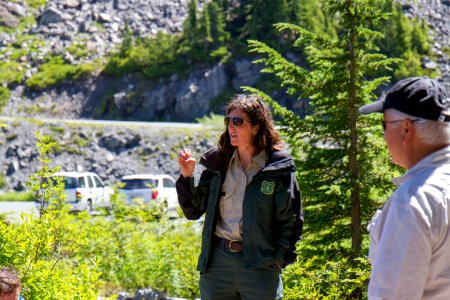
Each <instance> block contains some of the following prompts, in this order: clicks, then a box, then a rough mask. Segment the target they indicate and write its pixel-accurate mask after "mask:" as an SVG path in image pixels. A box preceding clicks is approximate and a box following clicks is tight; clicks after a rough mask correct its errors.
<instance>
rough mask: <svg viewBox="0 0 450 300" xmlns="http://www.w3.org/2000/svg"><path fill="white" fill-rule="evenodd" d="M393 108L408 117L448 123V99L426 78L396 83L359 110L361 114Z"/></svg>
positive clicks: (441, 88) (435, 83) (434, 81)
mask: <svg viewBox="0 0 450 300" xmlns="http://www.w3.org/2000/svg"><path fill="white" fill-rule="evenodd" d="M388 108H394V109H396V110H398V111H401V112H403V113H406V114H408V115H411V116H414V117H418V118H423V119H427V120H433V121H441V122H450V98H449V97H448V94H447V91H446V90H445V88H444V86H443V85H441V84H440V83H439V82H437V81H436V80H433V79H430V78H428V77H425V76H422V77H410V78H406V79H403V80H400V81H398V82H397V83H396V84H395V85H394V86H393V87H392V88H391V89H390V90H389V91H388V92H387V94H386V96H385V97H384V99H380V100H378V101H375V102H373V103H371V104H367V105H364V106H362V107H360V108H359V112H360V113H362V114H370V113H373V112H383V111H384V110H385V109H388Z"/></svg>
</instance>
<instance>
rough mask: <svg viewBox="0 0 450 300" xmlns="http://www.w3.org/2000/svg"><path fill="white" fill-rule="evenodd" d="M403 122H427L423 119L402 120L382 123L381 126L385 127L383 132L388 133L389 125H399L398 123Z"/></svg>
mask: <svg viewBox="0 0 450 300" xmlns="http://www.w3.org/2000/svg"><path fill="white" fill-rule="evenodd" d="M402 121H411V122H413V123H414V122H425V120H422V119H412V120H410V119H402V120H393V121H381V125H383V131H386V127H387V124H389V123H397V122H402Z"/></svg>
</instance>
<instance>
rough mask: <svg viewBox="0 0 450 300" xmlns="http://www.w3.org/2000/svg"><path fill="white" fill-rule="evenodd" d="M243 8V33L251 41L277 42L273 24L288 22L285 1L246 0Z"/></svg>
mask: <svg viewBox="0 0 450 300" xmlns="http://www.w3.org/2000/svg"><path fill="white" fill-rule="evenodd" d="M247 2H248V4H247V5H246V6H245V14H246V25H245V27H244V33H245V34H246V35H248V36H249V37H250V38H252V39H259V40H264V41H266V42H267V43H272V42H273V43H275V42H277V31H276V30H274V28H273V24H274V23H278V22H288V21H289V9H288V6H287V1H286V0H271V1H266V0H248V1H247Z"/></svg>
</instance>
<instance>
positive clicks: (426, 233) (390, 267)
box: [368, 146, 450, 300]
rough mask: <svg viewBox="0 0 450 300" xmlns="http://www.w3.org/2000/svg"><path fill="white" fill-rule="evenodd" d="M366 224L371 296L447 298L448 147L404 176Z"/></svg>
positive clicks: (449, 252)
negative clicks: (368, 241)
mask: <svg viewBox="0 0 450 300" xmlns="http://www.w3.org/2000/svg"><path fill="white" fill-rule="evenodd" d="M394 183H396V184H398V185H399V187H398V188H397V190H396V191H395V192H394V193H393V194H392V196H391V197H390V198H389V200H388V201H387V202H386V204H385V205H384V207H383V210H382V211H378V212H377V213H376V215H375V217H374V218H373V219H372V221H371V222H370V224H369V225H368V230H369V232H370V240H371V243H370V250H369V259H370V262H371V264H372V273H371V277H370V283H369V291H368V295H369V300H379V299H388V300H391V299H392V300H394V299H395V300H419V299H423V300H448V299H450V224H449V223H450V146H448V147H446V148H444V149H441V150H439V151H436V152H434V153H432V154H430V155H428V156H427V157H425V158H424V159H422V160H421V161H420V162H419V163H417V164H416V165H415V166H414V167H412V168H411V169H410V170H409V171H408V172H407V173H406V174H405V175H404V176H402V177H399V178H396V179H394Z"/></svg>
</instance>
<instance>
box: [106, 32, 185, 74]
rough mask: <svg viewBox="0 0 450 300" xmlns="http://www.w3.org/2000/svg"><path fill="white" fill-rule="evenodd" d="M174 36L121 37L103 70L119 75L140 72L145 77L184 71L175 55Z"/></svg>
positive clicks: (179, 59) (176, 39)
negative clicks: (119, 46)
mask: <svg viewBox="0 0 450 300" xmlns="http://www.w3.org/2000/svg"><path fill="white" fill-rule="evenodd" d="M178 39H179V38H178V37H177V36H176V35H169V34H164V33H159V34H158V35H157V36H156V37H154V38H143V39H133V38H132V37H131V36H128V37H127V38H125V39H124V41H123V43H122V46H121V48H120V50H119V51H118V52H117V53H115V54H113V55H112V56H111V58H110V60H109V61H108V63H107V65H106V67H105V69H104V73H105V74H107V75H110V76H117V77H119V76H122V75H124V74H126V73H133V72H142V74H144V75H145V76H147V77H148V78H160V77H166V76H169V75H172V74H174V73H177V72H180V71H182V70H184V68H185V64H183V63H182V61H181V58H180V57H179V56H177V44H178Z"/></svg>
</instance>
